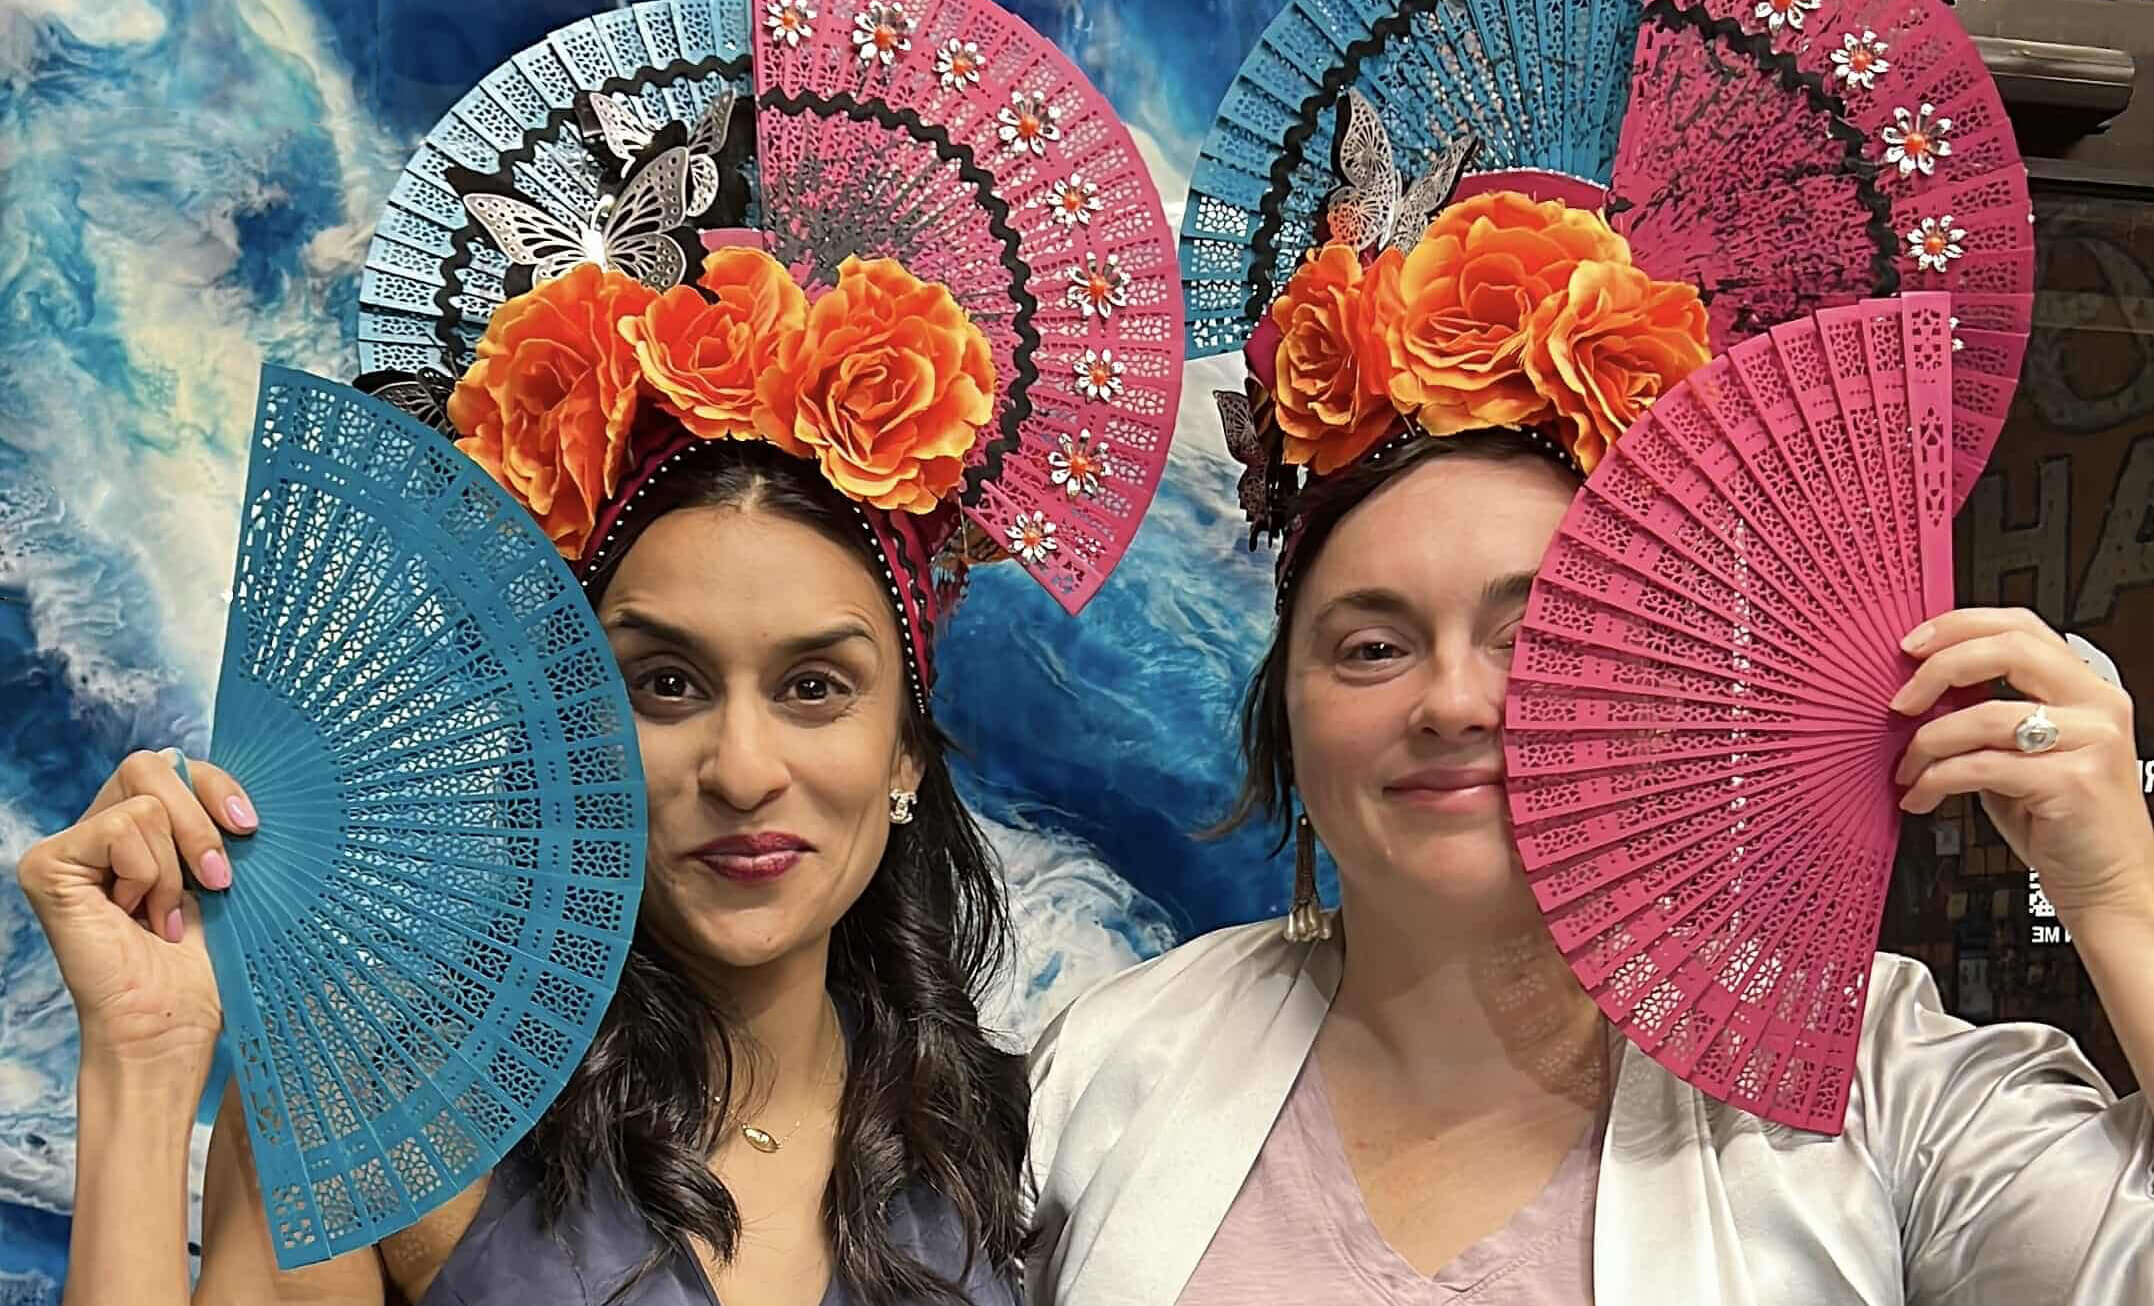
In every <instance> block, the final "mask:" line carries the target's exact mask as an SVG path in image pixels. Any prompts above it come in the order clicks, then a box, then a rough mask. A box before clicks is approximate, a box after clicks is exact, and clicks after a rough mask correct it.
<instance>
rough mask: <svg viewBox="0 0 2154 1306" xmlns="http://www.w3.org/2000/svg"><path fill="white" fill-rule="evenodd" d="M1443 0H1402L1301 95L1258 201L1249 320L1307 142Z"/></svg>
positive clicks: (1245, 314)
mask: <svg viewBox="0 0 2154 1306" xmlns="http://www.w3.org/2000/svg"><path fill="white" fill-rule="evenodd" d="M1451 2H1452V3H1456V2H1457V0H1451ZM1443 3H1445V0H1400V2H1399V7H1398V10H1397V11H1396V12H1395V13H1392V14H1390V15H1389V16H1387V17H1384V18H1379V19H1377V20H1376V23H1375V24H1374V25H1373V26H1371V27H1370V28H1369V34H1368V35H1367V36H1364V37H1362V38H1361V39H1360V40H1358V41H1355V42H1353V43H1352V44H1351V45H1348V46H1347V47H1346V52H1345V53H1344V54H1343V55H1341V56H1340V59H1339V62H1338V63H1336V64H1334V65H1332V66H1331V67H1330V68H1327V69H1325V70H1324V80H1323V81H1322V82H1321V83H1319V84H1318V86H1317V88H1316V90H1314V91H1312V92H1310V93H1309V94H1308V95H1307V96H1306V97H1304V98H1303V99H1302V102H1301V109H1300V111H1299V116H1298V117H1297V119H1296V121H1295V123H1294V125H1293V126H1291V127H1289V128H1287V129H1286V135H1285V137H1283V138H1282V139H1281V141H1280V148H1279V153H1278V155H1277V157H1275V158H1273V159H1272V161H1271V184H1270V185H1269V186H1267V187H1266V188H1265V190H1264V195H1263V198H1261V199H1259V200H1258V201H1257V229H1256V235H1255V236H1254V237H1253V238H1251V240H1250V242H1249V249H1250V252H1251V254H1252V255H1253V257H1252V258H1251V260H1250V271H1249V275H1250V283H1249V298H1248V300H1247V301H1246V302H1244V303H1243V305H1242V319H1243V320H1244V321H1247V322H1255V321H1257V320H1258V319H1259V318H1260V317H1262V316H1263V313H1264V310H1265V309H1267V308H1269V307H1271V300H1272V289H1273V287H1272V281H1271V270H1272V267H1273V266H1274V265H1275V264H1276V263H1277V262H1278V259H1279V228H1280V225H1281V224H1282V223H1284V222H1285V220H1286V212H1285V209H1286V197H1287V195H1288V193H1289V192H1290V190H1291V189H1292V186H1291V183H1292V181H1293V176H1294V168H1295V165H1297V164H1299V163H1300V162H1301V158H1302V147H1303V146H1304V145H1306V144H1308V143H1309V138H1310V137H1311V136H1314V135H1315V134H1316V129H1317V128H1318V127H1319V126H1321V125H1322V124H1323V119H1324V115H1325V114H1326V113H1328V112H1330V111H1331V110H1332V109H1333V108H1334V107H1335V106H1336V105H1337V104H1338V102H1339V97H1340V96H1341V95H1342V94H1344V93H1345V91H1346V89H1347V87H1348V86H1349V85H1350V84H1352V82H1353V80H1354V79H1355V78H1356V77H1358V76H1360V74H1361V64H1362V61H1363V60H1365V59H1368V58H1369V57H1371V56H1372V55H1377V54H1381V53H1382V52H1383V49H1384V47H1385V46H1386V45H1388V44H1390V41H1391V38H1392V37H1394V36H1403V35H1405V34H1406V32H1407V31H1408V30H1410V29H1411V28H1412V26H1413V21H1414V16H1415V15H1417V14H1422V13H1432V12H1434V11H1435V10H1436V8H1437V7H1438V6H1439V5H1441V4H1443Z"/></svg>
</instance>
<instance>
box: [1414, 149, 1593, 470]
mask: <svg viewBox="0 0 2154 1306" xmlns="http://www.w3.org/2000/svg"><path fill="white" fill-rule="evenodd" d="M1590 260H1599V261H1606V262H1616V263H1623V264H1628V263H1629V262H1630V245H1629V243H1628V242H1626V241H1625V240H1624V239H1623V238H1622V237H1621V236H1618V235H1617V234H1616V233H1615V232H1614V231H1612V230H1610V228H1609V226H1608V224H1607V223H1606V222H1603V221H1602V220H1601V219H1600V218H1599V217H1598V216H1597V215H1595V214H1591V213H1587V212H1584V211H1582V210H1579V209H1573V208H1567V207H1565V206H1564V205H1563V204H1561V203H1558V202H1556V201H1553V200H1551V201H1547V202H1541V203H1537V202H1535V201H1534V200H1531V199H1529V198H1527V197H1526V196H1524V195H1521V194H1519V193H1518V192H1516V191H1490V192H1487V193H1484V194H1480V195H1475V196H1473V197H1472V198H1470V199H1466V200H1461V201H1460V202H1459V203H1457V204H1454V205H1452V206H1451V207H1449V208H1447V209H1445V210H1444V211H1443V212H1441V213H1439V214H1438V215H1437V216H1436V220H1435V221H1434V222H1431V223H1430V224H1429V227H1428V230H1427V231H1426V232H1425V233H1423V235H1422V237H1421V241H1420V243H1419V244H1418V245H1416V246H1415V247H1414V249H1413V252H1412V253H1410V254H1408V255H1407V256H1406V262H1405V265H1404V266H1403V267H1401V268H1400V269H1399V278H1398V286H1397V291H1396V299H1395V301H1390V300H1388V299H1387V302H1385V303H1383V304H1381V305H1379V306H1378V313H1377V316H1378V320H1379V321H1380V322H1381V323H1382V333H1383V338H1384V344H1385V346H1386V350H1387V354H1388V357H1387V360H1386V371H1387V383H1388V386H1389V390H1390V394H1391V399H1392V402H1394V403H1395V404H1397V405H1398V407H1399V408H1400V410H1401V411H1404V412H1408V413H1413V414H1415V415H1416V417H1417V419H1418V420H1419V422H1420V424H1421V426H1422V428H1423V429H1424V430H1426V431H1428V433H1429V434H1431V435H1449V434H1451V433H1452V432H1455V431H1462V430H1466V429H1469V428H1472V427H1479V426H1521V425H1525V424H1528V423H1530V422H1534V421H1538V420H1541V419H1543V418H1545V417H1546V416H1547V414H1548V412H1549V405H1548V400H1547V399H1546V398H1544V397H1543V396H1542V395H1540V394H1539V393H1538V392H1536V390H1535V389H1534V386H1533V383H1532V381H1531V379H1530V378H1528V377H1527V376H1526V374H1525V366H1524V361H1523V360H1524V356H1525V352H1526V334H1525V327H1526V320H1527V319H1528V318H1529V317H1531V316H1532V315H1533V312H1534V310H1535V309H1536V308H1537V307H1539V306H1540V305H1541V303H1542V302H1543V301H1544V300H1546V299H1547V298H1548V297H1549V296H1550V295H1552V294H1554V293H1555V292H1556V291H1558V290H1560V289H1561V288H1562V287H1563V286H1565V285H1566V284H1568V283H1569V281H1570V278H1571V270H1572V269H1573V268H1575V267H1577V266H1578V265H1579V264H1580V263H1582V262H1587V261H1590Z"/></svg>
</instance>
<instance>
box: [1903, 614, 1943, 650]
mask: <svg viewBox="0 0 2154 1306" xmlns="http://www.w3.org/2000/svg"><path fill="white" fill-rule="evenodd" d="M1936 634H1937V627H1936V626H1935V625H1933V624H1932V623H1930V622H1927V621H1925V622H1923V623H1922V624H1921V625H1919V626H1917V627H1915V628H1914V629H1913V630H1910V631H1908V632H1907V638H1906V639H1903V640H1901V641H1900V648H1901V649H1902V650H1904V651H1906V652H1909V653H1920V652H1921V651H1922V649H1923V646H1924V645H1926V644H1928V643H1929V642H1930V639H1931V638H1932V637H1933V636H1935V635H1936Z"/></svg>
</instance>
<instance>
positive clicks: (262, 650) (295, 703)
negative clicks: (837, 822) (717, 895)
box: [202, 368, 646, 1268]
mask: <svg viewBox="0 0 2154 1306" xmlns="http://www.w3.org/2000/svg"><path fill="white" fill-rule="evenodd" d="M210 756H211V757H212V759H214V760H215V761H216V763H217V764H218V765H219V766H222V767H223V768H225V769H226V770H227V771H229V772H231V773H232V775H233V776H234V777H235V778H236V779H237V780H238V781H239V782H240V784H242V785H243V786H245V787H246V790H247V792H248V794H249V795H250V796H251V797H252V798H253V799H254V803H255V807H256V809H257V810H258V812H259V815H260V817H261V827H260V833H258V834H256V835H254V836H252V837H251V838H243V839H233V840H231V841H230V849H231V857H232V864H233V887H232V888H231V889H230V891H228V892H224V893H209V894H204V895H202V908H203V921H204V925H205V929H206V932H207V935H208V942H209V952H210V959H211V961H212V963H213V964H214V966H215V969H216V975H217V988H218V992H219V994H220V995H221V997H222V999H223V1003H224V1032H225V1038H226V1040H227V1048H226V1050H227V1051H228V1052H229V1054H230V1057H231V1061H232V1065H233V1068H234V1074H235V1075H236V1077H237V1081H238V1087H239V1090H240V1094H241V1097H242V1099H243V1101H244V1103H245V1108H246V1119H247V1132H248V1135H249V1137H250V1138H251V1139H252V1141H253V1145H254V1160H255V1165H256V1168H257V1172H258V1174H259V1177H260V1181H261V1191H262V1196H263V1200H264V1202H265V1204H266V1206H267V1208H268V1214H269V1229H270V1237H271V1241H272V1243H273V1244H274V1246H275V1249H276V1256H277V1263H278V1264H279V1265H280V1266H284V1267H287V1268H289V1267H292V1266H297V1265H305V1264H309V1263H312V1262H316V1261H321V1260H325V1259H327V1258H328V1257H331V1256H334V1255H336V1254H338V1253H341V1252H345V1251H349V1250H352V1249H354V1248H358V1247H363V1246H366V1245H368V1244H370V1243H373V1242H376V1241H378V1240H380V1239H381V1238H382V1237H384V1236H385V1235H388V1234H390V1233H394V1232H396V1231H397V1230H398V1229H401V1228H404V1227H406V1226H407V1225H409V1224H411V1223H412V1222H413V1221H414V1220H416V1219H418V1218H419V1217H420V1216H421V1215H423V1214H424V1213H426V1212H427V1211H428V1210H430V1209H432V1208H433V1207H435V1206H437V1205H439V1204H440V1203H441V1202H443V1201H445V1200H447V1199H448V1198H449V1197H451V1196H453V1195H455V1194H456V1193H457V1192H459V1191H460V1190H462V1189H463V1188H464V1187H466V1186H467V1185H469V1184H470V1183H471V1182H472V1181H473V1180H474V1179H476V1178H478V1177H479V1176H480V1175H482V1174H484V1173H485V1172H486V1171H487V1170H488V1169H490V1168H491V1167H492V1166H493V1165H494V1164H495V1163H496V1162H497V1161H498V1160H500V1158H501V1157H502V1155H503V1154H504V1153H505V1152H506V1151H507V1150H508V1149H509V1147H510V1146H511V1145H512V1144H514V1143H515V1142H516V1141H517V1140H518V1139H519V1138H521V1137H522V1136H523V1135H524V1134H525V1133H526V1132H528V1131H529V1129H530V1128H531V1126H532V1124H533V1123H534V1122H535V1121H536V1120H537V1119H538V1117H539V1115H540V1113H541V1112H542V1111H544V1110H545V1109H546V1107H547V1105H548V1104H549V1103H550V1102H551V1101H552V1100H553V1098H554V1097H555V1096H556V1095H557V1094H558V1093H559V1092H560V1090H561V1087H562V1085H563V1084H564V1083H565V1082H566V1080H567V1078H568V1075H569V1073H570V1071H571V1070H573V1069H574V1068H575V1066H576V1064H577V1062H578V1061H579V1060H580V1059H581V1058H582V1056H583V1054H584V1052H585V1050H586V1049H587V1047H588V1046H589V1044H590V1041H591V1037H592V1035H593V1033H594V1032H595V1031H596V1029H597V1027H598V1023H599V1019H600V1017H601V1016H602V1015H603V1014H604V1013H605V1010H606V1005H607V1003H608V1001H609V1000H610V998H611V996H612V993H613V988H614V985H615V983H616V981H617V980H618V978H619V974H620V968H621V964H622V961H623V959H624V957H625V956H626V954H627V950H628V941H629V937H630V932H631V930H632V929H633V926H634V922H635V916H636V905H637V902H638V900H639V897H640V895H641V891H642V883H643V850H644V843H645V836H646V832H645V825H644V798H643V780H642V771H641V768H640V764H639V762H638V759H637V753H636V738H635V725H634V720H633V718H632V717H631V715H630V712H629V706H628V700H627V695H626V692H625V690H624V688H623V686H622V684H621V681H620V677H619V674H618V672H617V671H616V670H615V667H614V661H613V658H612V656H611V654H610V653H609V651H608V649H607V645H606V642H605V639H604V637H603V635H602V634H601V632H600V630H599V628H598V623H597V621H596V620H595V618H594V617H593V615H592V613H591V610H590V608H589V606H588V604H587V603H586V601H585V599H584V596H583V593H582V590H581V588H580V587H579V586H578V584H577V582H576V580H575V578H574V577H573V576H572V575H571V574H570V573H569V570H568V568H567V566H566V565H565V564H564V563H563V562H562V560H561V558H560V556H559V555H558V554H557V553H556V551H555V549H554V546H553V545H552V543H551V542H550V541H548V539H547V538H546V536H545V535H544V534H543V533H541V532H540V531H539V529H538V528H537V526H536V525H535V524H534V523H533V522H532V520H531V518H530V517H529V516H528V515H527V514H526V513H525V512H524V510H523V509H522V508H521V507H519V506H518V505H517V504H516V502H515V501H514V500H512V499H511V498H510V497H509V496H508V495H507V494H506V493H505V492H504V491H503V490H502V489H501V488H500V487H499V486H497V485H496V484H495V483H494V482H493V481H492V480H490V479H489V478H488V477H487V476H486V475H485V473H484V472H483V471H481V470H480V469H479V468H478V467H477V466H476V465H475V464H474V463H472V462H471V461H470V460H469V459H468V458H467V457H465V456H464V455H463V454H461V453H459V452H458V451H457V450H456V448H455V447H454V446H453V445H451V444H450V443H449V442H448V441H446V440H444V439H443V438H441V436H440V435H438V434H437V433H435V432H433V431H431V430H428V429H427V428H426V427H424V426H422V425H420V424H419V423H418V422H416V421H414V420H412V419H411V418H409V417H407V416H405V415H404V414H402V413H399V412H397V411H396V410H394V409H392V408H391V407H389V406H388V405H387V404H384V403H381V402H379V401H377V400H374V399H371V398H368V397H366V396H365V395H362V394H359V393H358V392H356V391H354V390H352V389H350V388H348V387H345V386H340V385H335V384H332V383H330V382H327V381H323V380H320V379H318V378H315V377H312V376H308V375H306V374H304V373H300V372H293V371H287V370H284V369H281V368H266V369H264V371H263V375H262V386H261V394H260V398H259V401H258V407H257V410H256V415H255V429H254V436H253V440H252V443H251V445H250V452H249V459H248V469H247V490H246V499H245V503H244V507H243V512H242V518H241V522H240V539H239V558H238V564H237V567H236V569H235V573H234V581H233V588H232V603H231V610H230V614H229V617H228V621H227V625H226V631H225V648H224V665H223V669H222V672H221V675H220V677H219V681H218V686H217V705H216V723H215V729H214V732H213V743H212V745H211V749H210Z"/></svg>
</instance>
